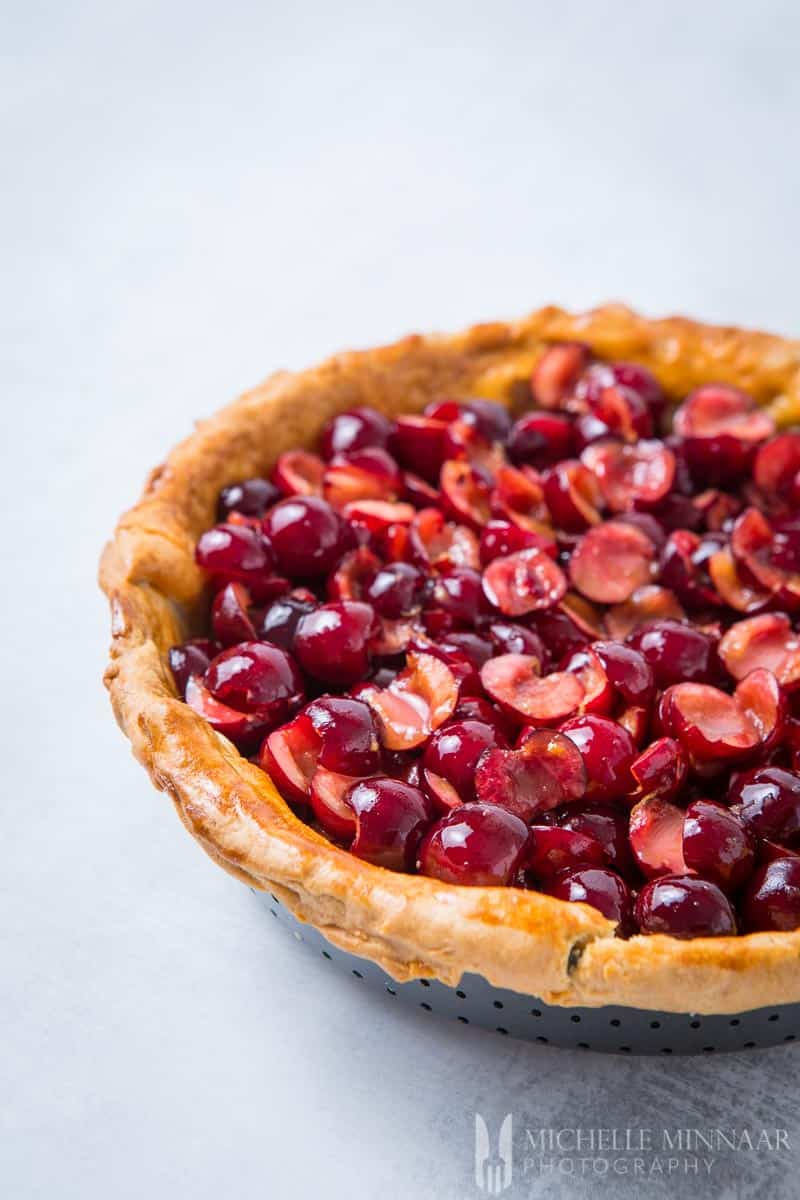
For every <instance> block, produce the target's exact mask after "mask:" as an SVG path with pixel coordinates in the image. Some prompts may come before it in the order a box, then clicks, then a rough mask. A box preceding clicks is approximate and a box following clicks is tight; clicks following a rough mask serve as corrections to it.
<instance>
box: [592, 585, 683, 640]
mask: <svg viewBox="0 0 800 1200" xmlns="http://www.w3.org/2000/svg"><path fill="white" fill-rule="evenodd" d="M685 616H686V613H685V612H684V610H683V608H682V607H681V605H680V603H679V601H678V598H677V596H676V595H675V593H674V592H672V591H670V590H669V588H665V587H658V585H656V584H652V583H648V584H645V586H644V587H640V588H637V589H636V591H635V592H633V593H632V594H631V596H630V597H629V598H628V599H627V600H624V601H623V602H622V604H615V605H614V606H613V607H612V608H610V609H609V610H608V612H607V613H606V616H605V621H606V627H607V628H608V632H609V633H610V634H611V636H612V637H613V638H617V639H618V640H620V641H621V640H622V639H623V638H626V637H627V636H628V635H629V634H631V633H635V632H636V630H637V629H641V628H642V626H643V625H648V624H649V623H650V622H651V621H654V620H659V619H665V618H669V619H672V620H676V621H681V620H683V619H684V617H685Z"/></svg>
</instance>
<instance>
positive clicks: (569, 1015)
mask: <svg viewBox="0 0 800 1200" xmlns="http://www.w3.org/2000/svg"><path fill="white" fill-rule="evenodd" d="M253 894H254V895H255V896H256V897H257V898H258V900H259V901H260V903H261V904H263V905H264V906H265V907H266V908H267V910H268V911H269V912H270V913H271V914H272V916H273V917H274V918H275V919H276V921H277V922H278V923H280V924H281V925H282V926H283V927H284V928H285V929H286V930H288V931H289V932H290V933H292V934H293V935H294V937H295V939H296V941H298V942H301V943H302V944H303V945H304V946H306V947H307V948H308V949H309V950H310V951H312V953H315V954H317V955H318V956H319V958H320V961H321V962H327V963H330V964H331V965H333V966H334V967H336V968H337V969H338V970H339V971H342V972H345V973H347V974H349V975H350V976H351V977H352V978H353V979H354V980H355V981H358V982H361V983H364V984H367V985H369V986H370V987H372V988H374V989H375V990H377V991H379V992H381V993H382V994H383V995H384V996H385V997H386V999H387V1000H389V1001H392V1002H393V1003H396V1004H397V1003H402V1004H406V1005H411V1006H412V1007H414V1008H417V1009H419V1010H421V1011H422V1012H428V1013H437V1014H439V1015H440V1016H442V1017H449V1018H450V1019H451V1020H455V1021H459V1022H460V1023H461V1024H462V1025H478V1026H480V1027H481V1028H483V1029H488V1030H493V1031H494V1032H495V1033H498V1034H500V1035H501V1036H504V1037H515V1038H522V1039H524V1040H525V1041H529V1042H539V1043H541V1044H543V1045H550V1046H560V1047H562V1048H563V1049H569V1050H596V1051H600V1052H601V1053H604V1054H665V1055H669V1054H719V1053H722V1052H725V1051H729V1052H730V1051H737V1050H738V1051H741V1050H756V1049H760V1050H763V1049H766V1048H767V1047H770V1046H778V1045H784V1044H791V1043H792V1042H794V1041H797V1040H800V1004H783V1005H775V1006H772V1007H770V1008H756V1009H751V1010H750V1011H749V1012H743V1013H738V1014H732V1013H725V1014H712V1015H710V1016H709V1015H707V1014H701V1013H691V1012H686V1013H668V1012H656V1011H652V1010H648V1009H642V1008H627V1007H623V1006H617V1005H613V1006H611V1005H610V1006H607V1007H604V1008H561V1007H559V1006H556V1005H552V1004H545V1003H544V1002H543V1001H542V1000H537V999H536V997H535V996H525V995H522V994H521V993H520V992H511V991H508V990H506V989H505V988H497V987H493V986H492V984H490V983H489V982H488V981H487V980H486V979H484V978H483V976H481V975H464V977H463V978H462V980H461V982H460V984H459V986H458V987H457V988H451V987H448V986H447V985H446V984H444V983H440V982H439V980H438V979H413V980H410V981H409V982H408V983H398V982H397V981H396V980H394V979H392V977H391V975H388V974H387V973H386V971H384V970H383V968H382V967H379V966H378V965H377V963H374V962H372V960H371V959H368V958H359V957H357V956H356V955H354V954H349V953H347V952H346V951H344V950H340V949H338V947H336V946H334V945H332V944H331V943H330V942H329V941H328V940H327V938H325V937H324V936H323V935H322V934H321V933H320V931H319V930H318V929H316V928H315V927H314V926H313V925H308V924H306V923H305V922H304V921H299V920H298V919H297V917H295V916H293V915H292V913H290V912H289V910H288V909H287V908H286V907H285V906H284V905H283V904H281V903H280V901H279V900H277V899H276V898H275V896H272V895H270V893H269V892H256V891H254V893H253Z"/></svg>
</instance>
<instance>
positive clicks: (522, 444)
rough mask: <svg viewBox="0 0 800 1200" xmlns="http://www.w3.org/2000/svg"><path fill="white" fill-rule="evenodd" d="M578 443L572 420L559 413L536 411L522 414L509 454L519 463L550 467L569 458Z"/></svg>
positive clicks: (510, 441)
mask: <svg viewBox="0 0 800 1200" xmlns="http://www.w3.org/2000/svg"><path fill="white" fill-rule="evenodd" d="M574 447H575V430H574V427H573V425H572V422H571V421H569V420H568V419H567V418H566V417H562V416H558V415H556V414H555V413H547V412H532V413H526V414H525V416H524V417H520V419H519V420H518V421H517V423H516V424H515V425H514V427H513V429H512V430H511V433H510V434H509V437H508V442H507V443H506V450H507V452H508V457H509V458H510V459H511V461H512V462H513V463H515V464H517V465H519V464H521V463H528V464H529V465H530V466H532V467H546V466H550V465H551V464H552V463H555V462H558V461H559V460H560V459H562V458H569V457H570V456H571V455H572V453H573V450H574Z"/></svg>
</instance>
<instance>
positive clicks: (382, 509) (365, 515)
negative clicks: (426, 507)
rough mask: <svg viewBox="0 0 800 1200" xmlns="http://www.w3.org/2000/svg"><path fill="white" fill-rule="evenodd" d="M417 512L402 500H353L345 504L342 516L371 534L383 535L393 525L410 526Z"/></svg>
mask: <svg viewBox="0 0 800 1200" xmlns="http://www.w3.org/2000/svg"><path fill="white" fill-rule="evenodd" d="M416 511H417V510H416V509H415V508H414V506H413V505H412V504H405V503H404V502H403V501H402V500H396V501H389V500H352V501H351V502H350V503H349V504H345V506H344V508H343V509H342V515H343V516H344V517H346V519H347V520H348V521H350V522H351V524H353V525H361V526H363V528H364V529H366V530H367V532H368V533H370V534H382V533H384V532H385V531H386V530H387V529H390V528H391V527H392V526H393V525H410V524H411V522H412V521H413V520H414V514H415V513H416Z"/></svg>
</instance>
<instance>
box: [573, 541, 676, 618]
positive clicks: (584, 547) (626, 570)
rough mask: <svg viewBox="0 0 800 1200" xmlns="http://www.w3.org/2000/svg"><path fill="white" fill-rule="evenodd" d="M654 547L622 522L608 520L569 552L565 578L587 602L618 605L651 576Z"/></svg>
mask: <svg viewBox="0 0 800 1200" xmlns="http://www.w3.org/2000/svg"><path fill="white" fill-rule="evenodd" d="M654 558H655V547H654V546H653V543H652V542H651V541H650V539H649V538H648V537H647V536H646V535H645V534H644V533H642V532H641V530H640V529H637V528H636V527H635V526H633V525H628V524H626V523H625V522H624V521H608V522H606V523H605V524H603V525H597V526H595V528H594V529H590V530H589V532H588V533H585V534H584V535H583V537H582V538H581V540H580V541H579V542H578V545H577V546H576V547H575V550H574V551H573V554H572V558H571V559H570V562H569V575H570V579H571V580H572V582H573V584H574V585H575V587H576V588H577V589H578V591H579V592H581V593H582V594H583V595H584V596H587V597H588V598H589V599H590V600H596V601H598V603H601V604H621V603H622V602H623V601H624V600H627V599H629V597H630V596H632V595H633V593H634V592H635V591H636V589H637V588H639V587H642V586H644V584H646V583H647V582H648V581H649V580H650V578H651V574H652V566H653V560H654Z"/></svg>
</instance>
